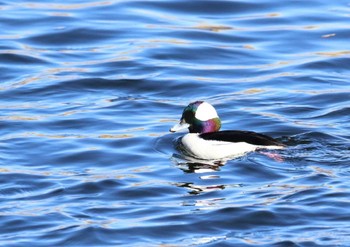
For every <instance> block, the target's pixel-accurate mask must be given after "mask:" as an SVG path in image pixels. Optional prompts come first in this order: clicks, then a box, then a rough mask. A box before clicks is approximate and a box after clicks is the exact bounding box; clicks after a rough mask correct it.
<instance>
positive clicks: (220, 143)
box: [170, 101, 285, 160]
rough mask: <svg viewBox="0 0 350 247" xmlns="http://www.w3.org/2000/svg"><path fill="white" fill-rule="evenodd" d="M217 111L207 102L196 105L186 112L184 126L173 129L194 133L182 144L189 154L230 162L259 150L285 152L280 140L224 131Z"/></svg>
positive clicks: (189, 134)
mask: <svg viewBox="0 0 350 247" xmlns="http://www.w3.org/2000/svg"><path fill="white" fill-rule="evenodd" d="M220 127H221V121H220V118H219V116H218V114H217V112H216V110H215V108H214V107H213V106H212V105H210V104H209V103H207V102H204V101H196V102H193V103H191V104H189V105H188V106H187V107H186V108H185V109H184V111H183V113H182V117H181V119H180V123H179V124H176V125H175V126H174V127H172V128H171V129H170V132H177V131H179V130H182V129H187V128H188V130H189V132H190V133H188V134H186V135H185V136H183V137H182V138H181V141H180V143H181V144H182V147H183V149H184V151H185V153H186V154H188V155H190V156H192V157H196V158H199V159H205V160H220V159H230V158H235V157H239V156H242V155H244V154H246V153H248V152H252V151H255V150H258V149H282V148H284V147H285V145H283V144H282V143H280V142H278V141H277V140H275V139H273V138H271V137H269V136H266V135H263V134H259V133H255V132H252V131H240V130H224V131H219V129H220Z"/></svg>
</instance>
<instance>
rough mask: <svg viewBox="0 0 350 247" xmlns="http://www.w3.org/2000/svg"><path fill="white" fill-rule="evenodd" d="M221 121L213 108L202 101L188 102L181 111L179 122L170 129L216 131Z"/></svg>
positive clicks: (193, 131) (175, 130) (171, 130)
mask: <svg viewBox="0 0 350 247" xmlns="http://www.w3.org/2000/svg"><path fill="white" fill-rule="evenodd" d="M220 127H221V121H220V118H219V116H218V114H217V113H216V110H215V108H214V107H213V106H212V105H211V104H209V103H207V102H204V101H196V102H192V103H191V104H189V105H188V106H187V107H186V108H185V109H184V111H183V113H182V117H181V119H180V123H178V124H176V125H175V126H173V127H172V128H171V129H170V132H177V131H179V130H182V129H187V128H188V130H189V131H190V133H207V132H215V131H218V130H219V129H220Z"/></svg>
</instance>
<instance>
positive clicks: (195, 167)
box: [172, 154, 226, 195]
mask: <svg viewBox="0 0 350 247" xmlns="http://www.w3.org/2000/svg"><path fill="white" fill-rule="evenodd" d="M172 160H173V162H174V164H175V165H176V166H177V167H178V168H179V169H181V170H182V171H183V172H185V173H197V174H201V176H199V179H200V181H202V182H203V180H206V182H205V183H206V184H205V185H202V184H200V185H199V183H200V181H198V183H194V182H193V181H191V182H179V183H175V184H176V186H178V187H182V188H187V189H188V190H189V194H193V195H198V194H201V193H204V192H212V191H216V190H224V189H225V188H226V185H223V184H217V183H215V184H209V185H208V183H210V182H209V180H213V182H214V181H215V182H218V180H220V176H219V175H217V174H213V173H214V172H215V173H217V172H219V171H220V168H221V167H222V166H224V165H225V163H226V162H224V161H217V160H216V161H207V160H197V159H194V158H192V157H187V156H184V155H179V154H173V157H172Z"/></svg>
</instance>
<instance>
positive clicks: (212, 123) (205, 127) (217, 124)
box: [189, 118, 221, 133]
mask: <svg viewBox="0 0 350 247" xmlns="http://www.w3.org/2000/svg"><path fill="white" fill-rule="evenodd" d="M220 128H221V121H220V118H212V119H209V120H207V121H200V120H197V121H194V123H193V124H192V125H191V126H190V127H189V131H190V133H208V132H216V131H219V129H220Z"/></svg>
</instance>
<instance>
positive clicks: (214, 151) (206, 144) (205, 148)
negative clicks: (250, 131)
mask: <svg viewBox="0 0 350 247" xmlns="http://www.w3.org/2000/svg"><path fill="white" fill-rule="evenodd" d="M181 142H182V144H183V145H184V148H185V149H186V151H187V152H188V153H189V154H190V155H192V156H195V157H197V158H200V159H205V160H218V159H224V158H234V157H240V156H243V155H244V154H246V153H248V152H252V151H255V150H257V149H259V148H264V149H281V148H283V147H280V146H258V145H252V144H249V143H246V142H236V143H234V142H223V141H210V140H204V139H202V138H200V137H199V134H197V133H189V134H186V135H185V136H184V137H183V138H182V140H181Z"/></svg>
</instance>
